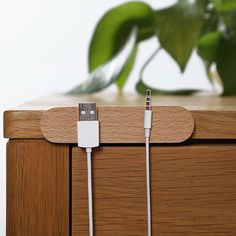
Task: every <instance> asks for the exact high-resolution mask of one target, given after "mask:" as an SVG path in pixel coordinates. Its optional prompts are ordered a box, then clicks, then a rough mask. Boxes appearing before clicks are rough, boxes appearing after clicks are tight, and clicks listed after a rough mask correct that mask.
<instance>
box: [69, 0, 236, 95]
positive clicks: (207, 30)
mask: <svg viewBox="0 0 236 236" xmlns="http://www.w3.org/2000/svg"><path fill="white" fill-rule="evenodd" d="M134 27H137V28H138V35H137V40H136V46H135V47H134V49H133V51H132V53H131V55H130V56H129V58H127V63H126V65H125V66H124V68H123V70H122V72H121V73H120V74H119V76H118V77H117V79H116V81H115V83H116V84H117V86H118V88H119V89H120V90H122V88H123V86H124V85H125V83H126V81H127V79H128V77H129V74H130V72H131V71H132V68H133V66H134V63H135V57H136V54H137V52H138V45H139V44H141V43H142V42H143V41H145V40H147V39H149V38H151V37H153V36H156V37H157V38H158V40H159V42H160V48H161V49H163V50H165V51H166V52H167V53H168V54H169V55H170V56H171V57H172V58H173V59H174V60H175V62H176V63H177V64H178V65H179V67H180V70H181V71H182V72H184V70H185V68H186V65H187V63H188V61H189V58H190V56H191V54H192V52H193V50H194V49H196V50H197V52H198V55H199V56H200V57H201V58H202V60H203V62H204V65H205V70H206V73H207V74H208V77H209V80H210V81H211V82H212V76H211V74H210V68H211V66H212V65H216V68H217V73H218V74H219V76H220V78H221V80H222V83H223V87H224V91H223V93H222V95H234V94H236V0H195V1H194V0H178V1H177V2H176V3H175V4H174V5H172V6H170V7H168V8H165V9H161V10H155V9H153V8H152V7H151V6H149V5H148V4H147V3H145V2H137V1H133V2H127V3H124V4H122V5H119V6H117V7H115V8H112V9H111V10H109V11H108V12H106V13H105V15H104V16H103V17H102V18H101V19H100V21H99V22H98V24H97V26H96V28H95V31H94V33H93V36H92V39H91V42H90V45H89V63H88V65H89V71H90V72H92V71H94V70H96V68H98V67H100V66H102V65H103V64H105V63H108V62H109V61H110V60H111V59H112V58H114V57H115V56H116V55H117V53H119V51H120V50H121V49H122V47H124V45H125V43H126V41H127V38H128V36H129V34H130V32H131V31H132V29H133V28H134ZM155 50H156V49H153V51H155ZM158 52H159V50H157V51H156V53H158ZM212 83H213V82H212ZM136 89H137V91H138V92H140V93H143V92H144V91H145V89H146V85H145V83H144V82H143V80H142V78H140V80H139V82H138V83H137V85H136ZM73 91H74V92H75V93H76V91H77V92H78V93H80V92H83V91H81V90H76V89H75V90H73ZM153 91H154V93H156V94H160V93H165V91H158V90H153ZM84 92H86V89H84ZM193 92H195V91H194V90H179V91H172V93H173V94H191V93H193ZM72 93H73V92H72ZM168 93H169V92H168Z"/></svg>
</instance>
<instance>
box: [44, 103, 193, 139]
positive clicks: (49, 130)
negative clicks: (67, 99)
mask: <svg viewBox="0 0 236 236" xmlns="http://www.w3.org/2000/svg"><path fill="white" fill-rule="evenodd" d="M144 110H145V108H144V107H141V106H140V107H100V108H99V109H98V119H99V121H100V143H143V142H144V140H145V139H144V128H143V121H144ZM152 110H153V126H152V136H151V143H180V142H184V141H185V140H187V139H188V138H189V137H190V136H191V135H192V133H193V129H194V121H193V118H192V115H191V113H190V112H189V111H187V110H186V109H184V108H182V107H153V108H152ZM78 114H79V113H78V108H77V107H70V108H69V107H68V108H54V109H51V110H49V111H47V112H46V113H44V115H43V116H42V118H41V131H42V134H43V136H44V137H45V138H46V139H47V140H48V141H50V142H54V143H77V141H78V138H77V121H78ZM78 135H79V134H78Z"/></svg>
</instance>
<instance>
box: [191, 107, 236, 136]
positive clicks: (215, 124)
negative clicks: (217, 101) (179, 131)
mask: <svg viewBox="0 0 236 236" xmlns="http://www.w3.org/2000/svg"><path fill="white" fill-rule="evenodd" d="M193 117H194V120H195V121H196V122H195V130H194V133H193V136H192V138H194V139H204V138H205V139H236V112H229V111H204V112H201V111H194V112H193Z"/></svg>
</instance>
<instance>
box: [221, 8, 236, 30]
mask: <svg viewBox="0 0 236 236" xmlns="http://www.w3.org/2000/svg"><path fill="white" fill-rule="evenodd" d="M221 18H222V20H223V21H224V24H225V26H226V30H227V31H234V32H235V31H236V11H231V12H223V13H221Z"/></svg>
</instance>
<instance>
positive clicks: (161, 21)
mask: <svg viewBox="0 0 236 236" xmlns="http://www.w3.org/2000/svg"><path fill="white" fill-rule="evenodd" d="M205 3H206V2H205V1H198V0H197V1H195V2H194V3H193V2H192V1H188V0H179V1H178V2H177V3H176V4H175V5H173V6H171V7H169V8H166V9H163V10H160V11H156V14H155V15H156V17H155V24H156V29H157V35H158V37H159V41H160V44H161V46H162V47H163V48H164V49H165V50H166V51H167V52H168V53H169V54H170V55H171V56H172V57H173V59H174V60H175V61H176V62H177V63H178V64H179V66H180V69H181V71H182V72H183V71H184V70H185V67H186V64H187V62H188V60H189V58H190V56H191V54H192V50H193V48H194V46H195V45H196V42H197V40H198V37H199V35H200V33H201V29H202V26H203V22H204V17H203V16H204V11H205Z"/></svg>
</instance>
